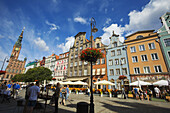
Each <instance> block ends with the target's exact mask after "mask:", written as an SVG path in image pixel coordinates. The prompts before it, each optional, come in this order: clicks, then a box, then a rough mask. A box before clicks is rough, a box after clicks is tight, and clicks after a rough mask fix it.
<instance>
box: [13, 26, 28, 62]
mask: <svg viewBox="0 0 170 113" xmlns="http://www.w3.org/2000/svg"><path fill="white" fill-rule="evenodd" d="M24 29H25V28H23V30H22V32H21V35H20V36H19V38H18V40H17V41H16V43H15V45H14V46H13V50H12V53H11V57H10V59H16V60H17V59H18V57H19V53H20V50H21V45H22V44H21V42H22V38H23V32H24Z"/></svg>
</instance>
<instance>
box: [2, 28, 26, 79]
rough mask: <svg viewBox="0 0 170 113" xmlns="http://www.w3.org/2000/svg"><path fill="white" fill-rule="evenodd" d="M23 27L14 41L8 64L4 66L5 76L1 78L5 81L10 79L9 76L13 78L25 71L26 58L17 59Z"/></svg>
mask: <svg viewBox="0 0 170 113" xmlns="http://www.w3.org/2000/svg"><path fill="white" fill-rule="evenodd" d="M24 29H25V27H24V28H23V30H22V32H21V35H20V36H19V38H18V40H17V41H16V42H15V44H14V46H13V49H12V53H11V56H10V59H9V63H8V66H7V67H6V74H5V77H4V78H3V80H5V81H10V80H11V78H13V77H14V76H15V75H16V74H21V73H24V71H25V63H26V60H27V58H25V59H24V61H22V60H18V57H19V54H20V51H21V46H22V44H21V42H22V39H23V33H24Z"/></svg>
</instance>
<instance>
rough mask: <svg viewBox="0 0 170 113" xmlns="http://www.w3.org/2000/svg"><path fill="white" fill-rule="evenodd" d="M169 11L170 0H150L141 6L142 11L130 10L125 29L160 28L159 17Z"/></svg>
mask: <svg viewBox="0 0 170 113" xmlns="http://www.w3.org/2000/svg"><path fill="white" fill-rule="evenodd" d="M167 11H170V0H151V1H150V2H149V3H148V4H147V5H145V6H144V7H143V8H142V11H136V10H133V11H131V12H130V13H129V14H128V15H129V19H130V20H129V24H127V25H126V26H125V30H126V31H132V30H133V31H135V30H147V29H158V28H160V25H161V22H160V19H159V17H160V16H162V15H163V14H164V13H166V12H167Z"/></svg>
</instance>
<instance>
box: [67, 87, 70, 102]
mask: <svg viewBox="0 0 170 113" xmlns="http://www.w3.org/2000/svg"><path fill="white" fill-rule="evenodd" d="M66 92H67V94H66V101H67V99H68V97H69V93H70V92H69V88H68V86H67V87H66Z"/></svg>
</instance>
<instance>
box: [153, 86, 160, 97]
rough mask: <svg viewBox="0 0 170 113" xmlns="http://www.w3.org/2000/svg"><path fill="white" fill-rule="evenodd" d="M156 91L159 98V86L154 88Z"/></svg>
mask: <svg viewBox="0 0 170 113" xmlns="http://www.w3.org/2000/svg"><path fill="white" fill-rule="evenodd" d="M154 91H155V93H156V97H157V98H159V94H160V90H159V88H157V87H155V88H154Z"/></svg>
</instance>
